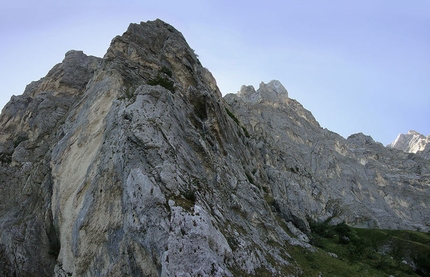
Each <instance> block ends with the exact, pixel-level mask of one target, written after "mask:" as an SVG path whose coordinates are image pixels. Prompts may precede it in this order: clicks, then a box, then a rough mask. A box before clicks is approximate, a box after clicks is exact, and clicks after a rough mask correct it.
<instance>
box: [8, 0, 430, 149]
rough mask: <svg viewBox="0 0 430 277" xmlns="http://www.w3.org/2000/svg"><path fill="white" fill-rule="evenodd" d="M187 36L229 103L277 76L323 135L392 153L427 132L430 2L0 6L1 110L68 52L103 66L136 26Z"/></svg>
mask: <svg viewBox="0 0 430 277" xmlns="http://www.w3.org/2000/svg"><path fill="white" fill-rule="evenodd" d="M156 18H160V19H162V20H164V21H166V22H168V23H170V24H172V25H173V26H174V27H175V28H177V29H178V30H179V31H181V32H182V33H183V35H184V36H185V38H186V39H187V41H188V43H189V44H190V46H191V47H192V48H193V49H194V50H195V51H196V53H197V54H198V55H199V58H200V61H201V62H202V64H203V65H204V66H205V67H207V68H208V69H209V70H210V71H211V72H212V73H213V75H214V77H215V78H216V79H217V82H218V86H219V87H220V89H221V91H222V92H223V94H226V93H230V92H237V91H238V90H239V89H240V86H241V85H254V87H255V88H258V85H259V83H260V82H261V81H264V82H269V81H270V80H272V79H278V80H280V81H281V82H282V84H283V85H284V86H285V87H286V88H287V90H288V92H289V95H290V97H291V98H294V99H297V100H298V101H299V102H300V103H302V104H303V105H304V107H305V108H307V109H308V110H310V111H311V112H312V113H313V114H314V116H315V117H316V119H317V120H318V122H319V123H320V124H321V126H322V127H324V128H327V129H329V130H332V131H334V132H337V133H339V134H340V135H342V136H344V137H347V136H349V135H350V134H353V133H357V132H363V133H365V134H367V135H371V136H372V137H373V138H374V139H375V140H377V141H380V142H382V143H383V144H388V143H390V142H391V141H393V140H394V139H395V138H396V136H397V134H399V133H406V132H407V131H408V130H410V129H414V130H416V131H418V132H420V133H423V134H424V135H428V134H430V120H429V119H430V90H429V88H430V1H428V0H414V1H396V0H391V1H377V0H373V1H367V0H362V1H334V0H326V1H285V0H284V1H280V0H279V1H275V0H272V1H271V0H266V1H232V0H230V1H223V0H221V1H220V0H217V1H215V0H207V1H205V0H200V1H186V0H185V1H137V0H125V1H106V0H104V1H101V0H93V1H91V0H90V1H89V0H87V1H81V0H78V1H58V0H57V1H50V0H41V1H30V0H26V1H19V0H16V1H14V2H13V3H7V2H6V1H2V3H1V4H0V37H1V43H0V84H1V86H0V106H1V107H3V106H4V105H5V104H6V102H7V101H9V99H10V96H11V95H13V94H14V95H18V94H22V92H23V91H24V88H25V86H26V85H27V84H28V83H30V82H31V81H34V80H38V79H40V78H41V77H43V76H45V75H46V73H47V72H48V71H49V70H50V69H51V68H52V67H53V66H54V65H55V64H56V63H59V62H61V61H62V59H63V58H64V54H65V53H66V52H67V51H68V50H71V49H75V50H83V51H84V52H85V53H86V54H89V55H94V56H98V57H102V56H103V55H104V54H105V52H106V49H107V48H108V47H109V44H110V41H111V39H112V38H113V37H114V36H116V35H120V34H122V33H123V32H124V31H125V30H126V29H127V26H128V24H129V23H131V22H137V23H138V22H140V21H147V20H153V19H156Z"/></svg>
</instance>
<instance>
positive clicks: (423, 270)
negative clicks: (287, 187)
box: [286, 222, 430, 276]
mask: <svg viewBox="0 0 430 277" xmlns="http://www.w3.org/2000/svg"><path fill="white" fill-rule="evenodd" d="M310 226H311V229H312V244H313V245H314V246H315V247H316V249H317V251H316V252H311V251H309V250H305V249H303V248H300V247H289V248H288V249H286V250H287V252H288V253H289V254H290V255H291V256H292V257H293V259H294V260H295V261H296V262H297V264H298V265H299V266H300V267H301V268H302V270H303V274H302V275H301V276H318V275H319V274H320V273H321V274H322V275H323V276H389V275H393V276H429V274H430V268H429V267H430V234H429V233H422V232H415V231H402V230H379V229H360V228H352V227H349V226H348V225H346V224H344V223H341V224H338V225H335V226H330V225H328V223H327V222H323V223H316V222H311V224H310ZM342 237H343V239H342ZM345 237H348V239H345ZM329 253H334V254H336V255H337V258H334V257H332V256H330V255H329ZM403 261H406V262H408V263H409V264H411V262H413V263H414V264H415V265H416V266H417V268H416V269H413V268H412V267H411V266H410V265H407V264H405V263H404V262H403Z"/></svg>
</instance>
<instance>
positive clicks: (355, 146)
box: [0, 20, 430, 276]
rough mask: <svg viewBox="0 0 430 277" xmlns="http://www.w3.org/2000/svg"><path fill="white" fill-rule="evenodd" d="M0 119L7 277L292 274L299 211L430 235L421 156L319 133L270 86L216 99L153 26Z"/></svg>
mask: <svg viewBox="0 0 430 277" xmlns="http://www.w3.org/2000/svg"><path fill="white" fill-rule="evenodd" d="M0 122H1V123H2V124H1V125H0V126H2V127H0V159H1V166H0V189H1V194H0V195H1V200H2V201H1V202H0V205H1V206H0V269H1V270H2V272H4V275H6V276H15V275H18V276H53V275H55V276H70V275H72V276H244V275H253V274H254V275H264V274H266V275H274V276H288V275H294V274H299V273H300V271H301V270H300V268H299V266H298V265H297V264H296V263H295V262H294V257H292V256H291V255H290V254H289V253H288V252H289V251H288V249H289V247H291V246H300V247H303V248H306V249H308V250H310V251H312V250H313V248H312V247H311V246H310V245H309V244H308V241H309V238H308V235H309V232H310V230H309V223H308V218H309V217H311V218H313V219H316V220H326V219H331V221H332V222H333V223H336V222H340V221H344V220H345V221H347V222H348V223H350V224H353V225H356V226H372V227H380V228H407V229H417V228H421V229H423V230H428V226H427V225H426V224H427V222H428V216H429V214H428V206H427V205H428V198H429V188H428V183H429V182H428V181H429V170H430V169H429V163H428V161H426V160H424V159H422V158H420V157H419V156H416V155H415V154H406V153H404V152H402V151H399V150H396V149H389V148H385V147H383V146H382V145H380V144H379V143H376V142H374V141H373V140H372V139H371V138H370V137H366V136H364V135H362V134H357V135H354V136H351V137H350V138H348V139H347V140H346V139H344V138H342V137H340V136H339V135H337V134H335V133H332V132H330V131H328V130H325V129H322V128H321V127H320V126H319V124H318V122H317V121H316V120H315V118H314V117H313V116H312V114H311V113H310V112H309V111H307V110H305V109H304V108H303V107H302V106H301V105H300V104H299V103H298V102H297V101H295V100H293V99H291V98H289V97H288V92H287V90H286V89H285V88H284V87H283V86H282V85H281V83H280V82H278V81H271V82H269V83H268V84H264V83H262V84H261V85H260V88H259V89H258V90H257V91H256V90H255V89H254V88H253V87H251V86H247V87H246V86H244V87H242V88H241V91H240V92H239V93H238V94H237V95H227V96H226V97H225V98H222V96H221V93H220V91H219V89H218V87H217V85H216V81H215V79H214V78H213V76H212V75H211V73H210V72H209V71H208V70H207V69H206V68H204V67H202V65H201V64H200V62H199V60H198V59H197V57H196V55H195V54H194V51H193V50H192V49H191V48H190V47H189V46H188V44H187V43H186V41H185V39H184V38H183V36H182V34H181V33H180V32H178V31H177V30H175V29H174V28H173V27H172V26H170V25H168V24H166V23H164V22H162V21H160V20H156V21H151V22H146V23H141V24H131V25H130V26H129V28H128V30H127V31H126V32H125V33H124V34H123V35H122V36H118V37H116V38H114V39H113V40H112V43H111V46H110V47H109V49H108V51H107V53H106V55H105V56H104V57H103V59H98V58H94V57H88V56H86V55H84V54H83V53H82V52H77V51H72V52H68V53H67V54H66V57H65V59H64V61H63V62H62V63H61V64H59V65H57V66H55V67H54V68H53V69H52V70H51V71H50V72H49V73H48V75H47V76H46V77H45V78H43V79H41V80H40V81H37V82H34V83H32V84H30V85H29V86H27V88H26V91H25V92H24V94H23V95H21V96H15V97H13V98H12V99H11V101H10V102H9V103H8V105H7V106H6V107H5V108H4V109H3V111H2V114H1V116H0ZM426 228H427V229H426Z"/></svg>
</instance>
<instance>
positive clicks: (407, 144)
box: [388, 130, 430, 159]
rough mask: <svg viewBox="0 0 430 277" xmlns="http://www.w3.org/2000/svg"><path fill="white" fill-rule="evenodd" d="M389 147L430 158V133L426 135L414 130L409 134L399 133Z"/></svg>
mask: <svg viewBox="0 0 430 277" xmlns="http://www.w3.org/2000/svg"><path fill="white" fill-rule="evenodd" d="M388 147H391V148H395V149H399V150H402V151H404V152H407V153H415V154H418V155H421V156H423V157H424V158H426V159H430V135H428V136H427V137H425V136H424V135H422V134H420V133H418V132H416V131H413V130H411V131H409V132H408V133H407V134H400V135H398V136H397V138H396V140H395V141H393V142H392V143H391V144H389V145H388Z"/></svg>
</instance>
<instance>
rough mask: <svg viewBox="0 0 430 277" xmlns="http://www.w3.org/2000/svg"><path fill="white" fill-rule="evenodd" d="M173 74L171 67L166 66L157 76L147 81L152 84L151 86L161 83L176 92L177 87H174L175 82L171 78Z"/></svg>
mask: <svg viewBox="0 0 430 277" xmlns="http://www.w3.org/2000/svg"><path fill="white" fill-rule="evenodd" d="M172 76H173V73H172V71H171V70H170V69H169V68H167V67H165V66H164V67H163V68H161V69H160V71H159V72H158V74H157V76H156V77H155V78H153V79H151V80H149V81H148V82H147V83H148V85H151V86H157V85H160V86H162V87H163V88H165V89H168V90H170V91H171V92H175V88H174V84H175V83H174V82H173V81H172V80H171V79H170V78H172Z"/></svg>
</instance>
